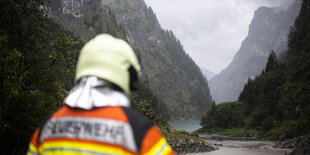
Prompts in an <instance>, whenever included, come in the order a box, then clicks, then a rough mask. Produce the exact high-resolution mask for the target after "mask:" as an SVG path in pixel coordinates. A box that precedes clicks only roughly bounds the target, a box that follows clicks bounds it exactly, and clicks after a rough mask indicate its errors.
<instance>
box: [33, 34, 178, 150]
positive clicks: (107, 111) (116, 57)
mask: <svg viewBox="0 0 310 155" xmlns="http://www.w3.org/2000/svg"><path fill="white" fill-rule="evenodd" d="M139 72H140V65H139V63H138V60H137V57H136V55H135V53H134V51H133V50H132V48H131V47H130V45H128V43H127V42H125V41H124V40H121V39H117V38H114V37H113V36H111V35H108V34H100V35H98V36H96V37H95V38H94V39H92V40H90V41H89V42H88V43H86V44H85V45H84V47H83V48H82V50H81V52H80V56H79V60H78V63H77V68H76V75H75V83H76V86H75V87H74V88H73V89H72V90H71V92H70V93H69V95H68V96H67V97H66V98H65V101H64V103H65V105H64V106H63V107H61V108H60V109H59V110H58V111H56V112H55V113H54V114H52V115H51V117H50V118H49V119H47V121H45V122H44V123H43V124H42V125H41V127H40V128H38V129H36V131H35V132H34V134H33V136H32V139H31V142H30V145H29V150H28V152H27V154H28V155H37V154H40V155H49V154H53V155H54V154H63V155H67V154H70V155H84V154H85V155H86V154H87V155H93V154H94V155H95V154H96V155H97V154H98V155H99V154H104V155H106V154H128V155H131V154H174V153H173V152H172V150H171V147H170V146H169V145H168V144H167V141H166V139H165V138H164V137H163V136H162V135H161V133H160V132H159V130H158V129H157V128H156V127H155V126H153V125H152V124H151V123H150V122H149V121H148V120H147V119H146V118H145V117H144V116H142V115H141V114H139V113H137V112H136V111H134V110H133V109H131V108H130V99H129V98H128V96H130V94H131V92H132V91H135V90H136V89H137V88H138V73H139Z"/></svg>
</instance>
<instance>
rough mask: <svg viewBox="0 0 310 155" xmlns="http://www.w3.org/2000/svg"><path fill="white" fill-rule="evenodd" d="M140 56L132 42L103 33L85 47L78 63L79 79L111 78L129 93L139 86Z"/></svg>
mask: <svg viewBox="0 0 310 155" xmlns="http://www.w3.org/2000/svg"><path fill="white" fill-rule="evenodd" d="M140 68H141V67H140V65H139V62H138V59H137V57H136V55H135V53H134V51H133V50H132V48H131V47H130V45H129V44H128V43H127V42H125V41H124V40H122V39H118V38H114V37H113V36H111V35H108V34H100V35H97V36H96V37H95V38H93V39H92V40H90V41H89V42H87V43H86V44H85V45H84V47H83V48H82V50H81V53H80V56H79V60H78V63H77V67H76V75H75V82H78V81H79V80H80V79H81V78H83V77H85V76H96V77H98V78H100V79H103V80H106V81H109V82H111V83H113V84H115V85H116V86H118V87H119V88H121V89H122V91H123V92H125V93H126V94H127V95H130V93H131V92H132V91H134V90H135V89H137V87H138V75H137V74H138V73H139V72H140Z"/></svg>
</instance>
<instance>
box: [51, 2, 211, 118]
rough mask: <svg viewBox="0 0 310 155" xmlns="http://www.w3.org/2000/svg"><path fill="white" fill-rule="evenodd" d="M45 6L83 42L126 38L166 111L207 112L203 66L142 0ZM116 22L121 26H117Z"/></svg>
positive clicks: (182, 113)
mask: <svg viewBox="0 0 310 155" xmlns="http://www.w3.org/2000/svg"><path fill="white" fill-rule="evenodd" d="M46 8H47V10H49V11H50V12H51V13H52V15H53V16H55V17H56V18H57V21H58V22H60V23H61V24H62V25H64V26H65V27H66V28H67V29H68V30H70V31H72V32H74V33H75V34H78V35H79V36H81V37H82V39H83V40H88V39H89V38H91V37H92V36H94V35H95V34H97V33H102V32H109V30H111V29H116V30H115V31H114V32H115V34H114V35H116V36H119V37H125V38H126V40H128V41H129V43H130V44H131V45H132V46H133V47H134V48H135V51H136V52H137V54H138V56H139V59H140V62H141V64H142V68H143V74H142V81H143V82H144V83H147V86H148V87H149V88H150V89H151V90H152V91H153V92H154V94H155V95H156V96H157V98H158V99H159V100H160V102H162V103H163V105H166V107H167V108H165V107H163V106H161V107H159V108H163V109H167V112H166V113H168V114H169V115H170V116H171V117H172V118H174V119H181V118H199V117H200V116H201V115H202V113H203V112H205V111H207V110H208V108H209V105H210V103H211V97H210V92H209V88H208V83H207V81H206V80H205V79H204V77H203V75H202V73H201V71H200V69H199V67H198V66H197V65H196V64H195V62H194V61H193V60H192V59H191V58H190V57H189V56H188V55H187V54H186V53H185V51H184V49H183V47H182V45H181V43H180V42H179V40H177V39H176V38H175V36H174V34H173V33H172V32H171V31H165V30H163V29H162V28H161V26H160V24H159V23H158V21H157V19H156V16H155V14H154V13H153V11H152V9H151V8H147V6H146V4H145V3H144V1H143V0H116V1H114V0H76V1H70V0H56V1H53V2H52V3H51V4H50V5H48V6H46ZM108 15H110V16H108ZM109 18H114V20H110V19H109ZM115 20H116V22H117V25H118V26H114V25H113V24H115V23H113V21H115ZM117 27H120V28H121V29H117ZM122 32H124V34H125V36H122V34H123V33H122Z"/></svg>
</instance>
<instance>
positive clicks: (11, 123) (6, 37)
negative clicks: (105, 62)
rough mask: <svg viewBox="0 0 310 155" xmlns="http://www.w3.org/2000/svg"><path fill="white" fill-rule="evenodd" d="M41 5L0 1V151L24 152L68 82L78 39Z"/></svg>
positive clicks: (29, 0) (58, 102) (38, 2)
mask: <svg viewBox="0 0 310 155" xmlns="http://www.w3.org/2000/svg"><path fill="white" fill-rule="evenodd" d="M43 4H44V1H43V0H26V1H9V0H4V1H1V2H0V5H1V6H2V9H1V11H0V13H1V17H0V72H1V74H0V81H1V86H0V102H1V104H0V114H1V116H0V123H1V125H0V132H1V133H0V135H1V148H0V149H1V154H24V153H25V152H26V149H27V147H28V142H29V139H30V137H31V135H32V133H33V131H34V129H35V128H36V127H38V125H39V124H40V122H42V121H43V120H44V119H46V118H47V117H48V116H49V115H50V114H51V113H52V112H54V111H55V110H56V109H58V108H59V107H60V106H61V105H62V102H63V98H64V96H65V94H66V93H67V91H68V90H69V89H71V88H72V85H73V83H72V79H73V74H74V67H75V63H76V59H77V55H78V50H79V49H80V47H81V43H80V41H79V40H78V39H77V38H76V37H74V36H73V35H72V34H70V33H69V32H67V31H65V30H63V28H61V27H60V26H58V25H57V24H55V23H54V22H53V21H52V20H51V19H50V18H48V16H47V15H46V13H45V12H44V10H42V9H41V8H40V7H41V6H42V5H43Z"/></svg>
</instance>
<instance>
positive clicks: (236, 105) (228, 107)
mask: <svg viewBox="0 0 310 155" xmlns="http://www.w3.org/2000/svg"><path fill="white" fill-rule="evenodd" d="M245 113H246V109H245V105H244V104H243V103H241V102H227V103H222V104H218V105H215V103H213V104H212V105H211V108H210V111H209V112H208V113H206V114H205V115H204V116H203V117H202V118H201V123H200V124H201V125H202V126H203V127H204V128H215V127H218V128H231V127H240V126H243V123H244V121H243V119H244V116H245Z"/></svg>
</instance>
